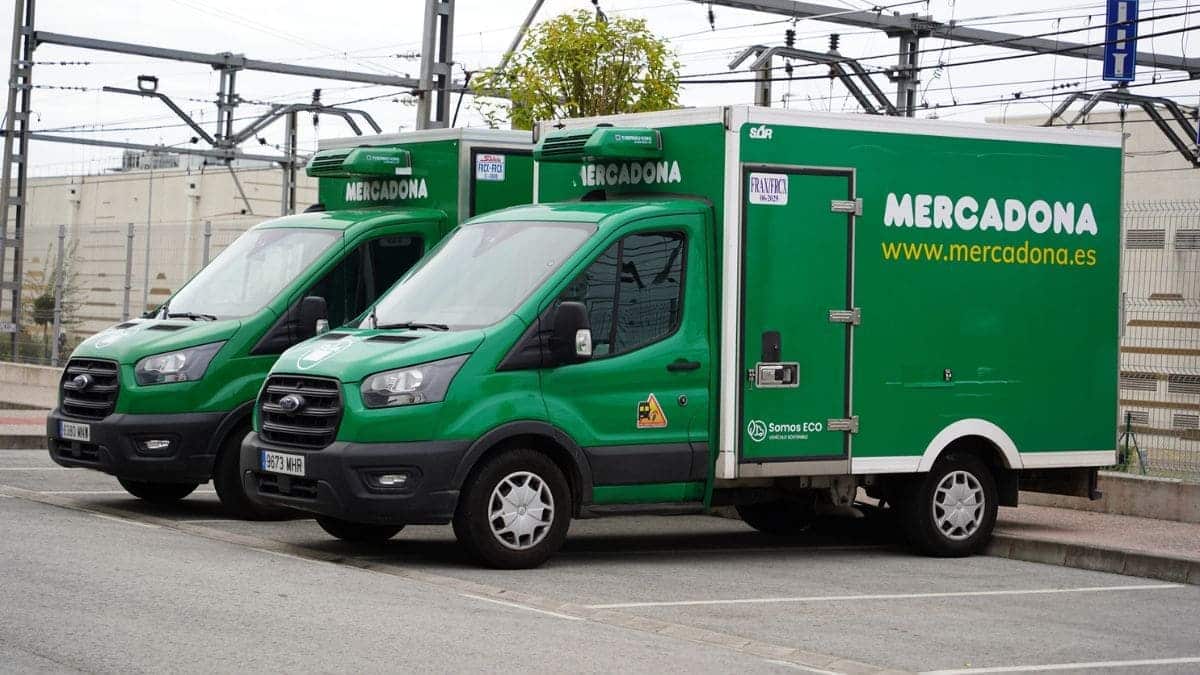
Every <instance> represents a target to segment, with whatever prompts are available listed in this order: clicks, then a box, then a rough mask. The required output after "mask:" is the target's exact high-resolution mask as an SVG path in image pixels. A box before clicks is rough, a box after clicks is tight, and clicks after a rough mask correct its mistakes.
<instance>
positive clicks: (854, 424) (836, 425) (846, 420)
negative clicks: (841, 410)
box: [825, 415, 858, 434]
mask: <svg viewBox="0 0 1200 675" xmlns="http://www.w3.org/2000/svg"><path fill="white" fill-rule="evenodd" d="M825 428H826V429H828V430H830V431H848V432H850V433H852V434H857V433H858V415H854V416H853V417H843V418H840V419H831V420H829V421H827V422H826V423H825Z"/></svg>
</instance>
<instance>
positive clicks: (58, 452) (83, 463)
mask: <svg viewBox="0 0 1200 675" xmlns="http://www.w3.org/2000/svg"><path fill="white" fill-rule="evenodd" d="M226 414H227V413H223V412H215V413H179V414H171V415H128V414H123V413H115V414H112V415H109V416H108V417H105V418H104V419H102V420H83V419H75V418H73V417H65V416H63V414H62V413H61V412H60V411H59V409H58V408H55V409H54V411H53V412H51V413H50V416H49V417H47V418H46V436H47V441H46V445H47V447H48V448H49V450H50V458H51V459H53V460H54V461H55V462H56V463H57V464H59V465H61V466H67V467H81V468H86V469H97V470H99V471H103V472H105V473H110V474H112V475H114V476H119V477H121V478H128V479H132V480H143V481H156V482H164V483H184V482H192V481H195V482H198V483H203V482H204V481H207V480H208V479H209V478H211V477H212V469H213V461H214V460H215V457H216V453H215V445H216V440H215V439H216V435H217V431H218V429H219V428H220V426H221V423H222V421H223V420H224V419H225V416H226ZM63 421H66V422H75V423H79V424H87V425H88V426H90V427H91V441H90V442H81V441H71V440H66V439H64V438H62V435H61V434H60V433H59V430H60V426H59V423H60V422H63ZM152 438H153V439H170V440H171V445H170V447H168V448H166V449H165V450H161V451H153V452H152V451H148V450H146V449H145V448H144V447H143V446H142V445H141V441H144V440H147V439H152Z"/></svg>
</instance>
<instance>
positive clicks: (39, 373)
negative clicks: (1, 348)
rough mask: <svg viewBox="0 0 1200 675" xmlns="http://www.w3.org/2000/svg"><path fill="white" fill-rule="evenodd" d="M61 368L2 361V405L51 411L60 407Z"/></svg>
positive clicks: (0, 400) (0, 376) (0, 387)
mask: <svg viewBox="0 0 1200 675" xmlns="http://www.w3.org/2000/svg"><path fill="white" fill-rule="evenodd" d="M61 376H62V369H61V368H50V367H47V366H27V365H24V364H20V363H7V362H4V361H0V403H5V404H8V405H10V406H17V407H22V408H43V409H46V410H49V409H51V408H53V407H54V406H56V405H58V379H59V377H61Z"/></svg>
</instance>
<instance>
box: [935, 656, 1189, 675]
mask: <svg viewBox="0 0 1200 675" xmlns="http://www.w3.org/2000/svg"><path fill="white" fill-rule="evenodd" d="M1185 663H1200V656H1187V657H1183V658H1179V659H1143V660H1141V661H1092V662H1091V663H1048V664H1045V665H1040V666H996V667H993V668H965V669H963V670H931V671H927V672H926V673H925V675H973V674H974V673H1042V672H1047V671H1052V670H1094V669H1097V668H1132V667H1136V666H1172V665H1180V664H1185Z"/></svg>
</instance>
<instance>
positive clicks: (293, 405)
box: [279, 394, 304, 413]
mask: <svg viewBox="0 0 1200 675" xmlns="http://www.w3.org/2000/svg"><path fill="white" fill-rule="evenodd" d="M279 407H280V408H283V411H284V412H288V413H294V412H297V411H298V410H300V409H301V408H303V407H304V397H303V396H300V395H299V394H288V395H287V396H284V397H283V398H281V399H279Z"/></svg>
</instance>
